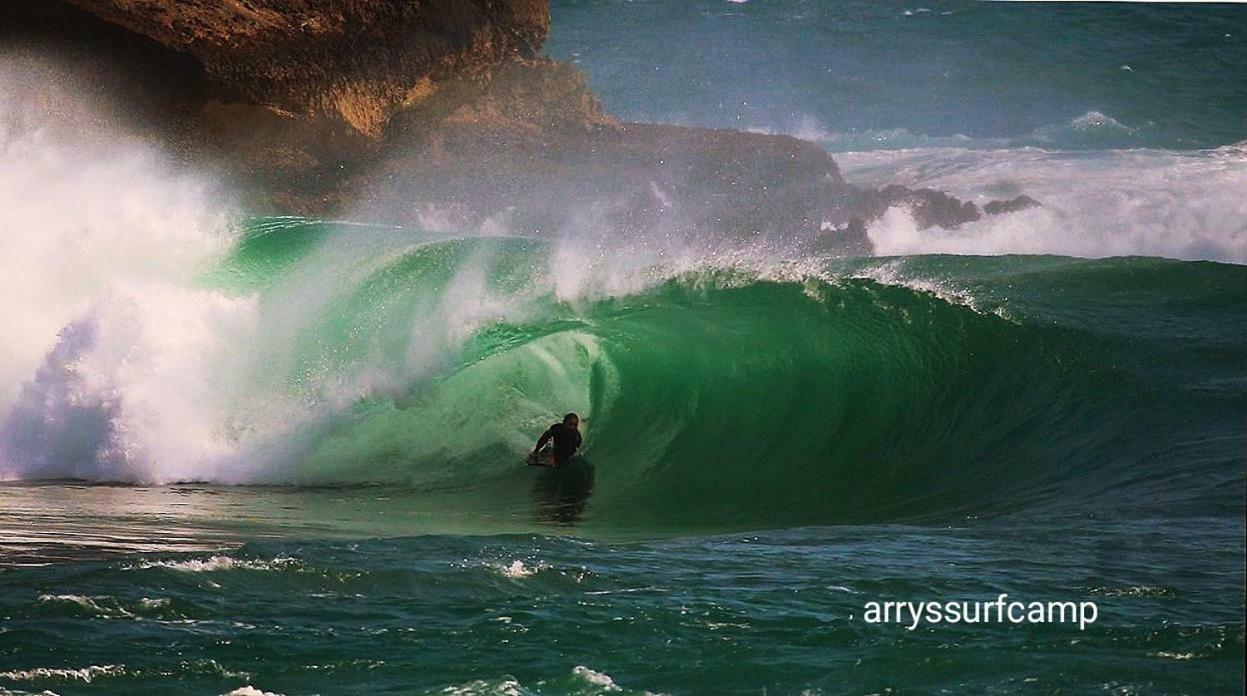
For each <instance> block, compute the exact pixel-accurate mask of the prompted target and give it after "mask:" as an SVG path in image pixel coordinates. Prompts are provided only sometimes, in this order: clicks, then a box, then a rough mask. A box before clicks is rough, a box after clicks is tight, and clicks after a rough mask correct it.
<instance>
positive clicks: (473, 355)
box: [4, 218, 1247, 529]
mask: <svg viewBox="0 0 1247 696" xmlns="http://www.w3.org/2000/svg"><path fill="white" fill-rule="evenodd" d="M642 258H644V259H645V260H644V261H639V260H638V259H642ZM620 259H626V263H621V261H620ZM192 285H193V288H189V289H183V290H181V291H180V293H181V294H179V295H177V296H176V297H173V298H170V297H159V293H149V294H147V295H142V296H135V297H131V298H129V299H127V300H126V301H125V302H122V301H120V300H116V299H113V300H110V301H112V302H115V303H118V304H120V305H123V306H124V307H125V309H124V311H121V310H119V309H117V308H112V310H106V309H101V308H99V307H97V308H95V309H93V310H92V311H91V312H88V313H86V314H84V315H82V316H80V317H78V318H76V319H75V320H74V321H73V322H71V323H70V324H69V325H68V326H67V327H66V328H65V329H64V330H62V331H61V332H60V336H59V339H58V342H57V344H56V347H55V348H54V349H53V350H52V351H51V352H49V353H48V354H47V355H46V356H45V358H44V360H43V364H42V365H41V366H40V367H39V368H38V370H37V371H36V377H35V378H34V379H32V380H28V381H27V383H26V384H25V385H24V386H23V387H22V389H21V390H20V391H21V393H20V395H19V396H18V397H17V398H16V399H15V401H14V404H13V406H12V407H11V413H10V415H9V417H8V419H7V420H6V422H5V425H4V428H5V433H6V437H5V459H6V466H7V467H8V470H9V476H10V477H11V478H13V477H17V478H49V477H66V476H69V477H79V478H86V479H92V480H123V481H156V482H168V481H186V480H197V481H212V482H222V483H261V484H300V485H306V484H314V485H332V486H337V485H352V486H354V485H361V484H374V483H385V484H391V485H392V484H399V485H402V486H404V487H409V488H410V489H411V490H413V491H417V492H418V491H425V492H426V493H427V494H428V495H429V496H432V497H440V498H442V499H449V500H453V501H454V502H453V506H455V507H462V508H465V509H490V508H497V509H499V510H509V509H512V508H516V509H518V508H521V507H523V505H525V504H526V502H525V501H526V500H527V498H526V495H527V487H526V486H527V483H528V481H530V480H531V479H532V477H533V476H534V474H536V475H537V476H538V477H539V478H540V477H551V476H562V477H564V478H566V477H568V476H571V475H570V474H564V473H559V474H547V473H545V472H533V471H532V470H529V469H527V468H526V467H523V466H522V457H523V455H524V453H525V452H526V451H527V449H528V448H529V447H531V443H532V441H533V438H534V437H535V436H536V435H537V434H538V433H540V432H541V430H542V429H543V428H544V427H545V426H546V425H548V424H549V423H550V422H552V421H553V420H554V419H555V418H556V417H557V416H558V415H560V414H561V413H562V412H563V411H567V410H576V411H578V412H580V413H581V414H582V416H583V417H584V421H585V425H584V429H585V432H586V443H587V444H586V447H585V449H584V450H583V461H582V462H579V463H578V465H577V469H578V470H579V473H578V474H575V476H578V477H579V478H578V479H576V480H572V481H571V482H568V481H561V480H554V481H553V483H551V485H553V486H555V487H556V488H559V487H562V488H560V490H562V489H567V488H569V489H570V494H571V495H572V496H573V497H575V496H577V495H579V496H580V497H581V500H580V501H579V503H580V505H579V506H578V507H577V508H576V509H577V513H578V516H579V515H584V516H586V517H587V519H589V520H594V521H607V522H610V523H612V524H629V525H642V526H648V525H661V526H663V527H665V528H685V529H688V528H701V527H706V528H722V527H726V528H734V527H741V528H743V527H746V526H759V525H764V526H765V525H775V526H780V525H790V524H799V523H848V522H864V521H880V520H911V519H931V518H936V519H942V518H948V519H952V518H958V517H962V516H966V515H995V514H1006V513H1009V514H1012V513H1026V512H1033V511H1043V512H1044V514H1051V513H1053V512H1054V511H1058V510H1060V509H1063V508H1065V506H1070V509H1073V508H1074V507H1081V508H1084V509H1085V507H1086V503H1087V501H1088V499H1089V498H1095V499H1096V500H1097V503H1096V504H1097V505H1099V506H1101V507H1104V508H1134V507H1137V506H1138V505H1143V504H1146V505H1150V506H1164V507H1165V508H1166V509H1167V510H1168V511H1170V512H1173V511H1174V510H1180V509H1184V508H1185V509H1190V510H1199V509H1203V507H1204V506H1207V505H1209V504H1213V505H1226V506H1230V507H1232V506H1233V505H1235V504H1237V503H1236V498H1235V497H1234V496H1233V495H1230V494H1231V493H1233V491H1234V490H1235V489H1236V488H1241V485H1242V472H1241V467H1240V466H1239V464H1241V462H1239V461H1237V460H1236V455H1235V452H1241V451H1242V449H1243V445H1244V441H1243V435H1242V432H1241V428H1239V427H1238V425H1239V424H1241V419H1242V417H1243V416H1244V414H1245V413H1247V399H1245V398H1244V384H1243V380H1242V376H1241V374H1242V373H1241V365H1240V363H1241V356H1242V355H1243V348H1244V343H1245V338H1247V337H1244V336H1243V334H1242V332H1241V330H1240V328H1236V327H1242V326H1244V325H1247V303H1244V301H1243V297H1244V296H1245V295H1244V294H1243V292H1242V291H1243V290H1244V289H1245V288H1247V275H1245V274H1244V272H1243V269H1242V268H1241V267H1237V266H1230V265H1221V264H1214V263H1203V262H1198V263H1193V262H1178V261H1164V260H1157V259H1132V258H1122V259H1110V260H1100V261H1091V260H1077V259H1068V258H1061V257H990V258H975V257H941V256H927V257H908V258H892V259H856V260H837V259H827V258H804V259H797V260H793V259H777V258H765V256H764V255H761V254H757V253H752V252H751V253H749V254H732V255H721V254H720V255H714V254H700V255H699V254H693V253H687V252H686V253H684V254H682V255H675V254H672V253H668V252H663V253H658V254H651V255H650V256H648V257H644V255H642V254H638V253H636V252H635V250H630V251H629V253H627V254H620V253H616V252H615V251H613V250H610V251H605V252H603V251H601V250H597V251H585V250H584V249H578V248H576V247H573V246H569V245H566V244H560V243H558V242H551V241H538V240H532V239H525V238H513V237H477V238H452V237H445V236H439V235H436V234H430V233H427V232H422V231H412V230H398V229H390V228H375V227H368V226H361V225H348V224H340V223H337V224H335V223H322V222H317V221H309V220H301V219H285V218H281V219H262V220H256V221H253V222H252V223H251V224H250V225H249V226H248V228H247V229H246V231H245V233H244V234H243V235H242V236H241V237H240V238H239V240H238V242H237V243H236V244H235V246H234V248H233V250H232V251H230V252H228V253H227V254H226V255H225V256H224V257H223V258H218V259H216V260H213V261H211V262H210V263H207V264H205V265H204V267H203V268H202V269H201V271H200V272H199V273H198V274H197V276H196V278H195V279H194V281H193V283H192ZM152 295H157V296H158V299H155V300H153V299H152ZM153 305H155V306H153ZM205 305H207V306H208V307H209V309H208V310H205V309H204V306H205ZM112 315H118V316H122V317H125V318H126V319H125V321H121V320H118V319H115V318H110V317H112ZM174 316H176V317H180V320H181V321H182V322H183V323H185V322H186V321H187V320H186V317H187V316H194V317H198V319H197V321H196V322H194V325H202V326H201V330H200V331H199V332H195V331H188V330H187V329H186V328H185V327H184V326H182V325H180V324H178V323H177V322H174V321H173V319H172V317H174ZM135 317H138V318H137V319H136V318H135ZM160 322H169V325H167V326H164V328H165V329H167V330H169V331H178V332H179V333H178V336H180V337H181V339H180V340H177V341H172V340H170V339H167V338H165V339H160V338H159V334H160V330H161V326H159V325H157V324H159V323H160ZM115 324H121V325H123V326H128V327H129V328H128V330H125V331H122V330H120V329H118V328H117V326H115ZM204 326H206V328H203V327H204ZM227 330H228V332H229V333H228V336H229V338H230V341H231V343H229V344H225V343H222V341H221V334H222V332H226V331H227ZM153 334H155V335H156V336H157V338H155V339H153V338H152V335H153ZM187 336H189V337H190V338H187ZM204 337H207V338H204ZM191 340H198V341H201V342H202V341H203V340H209V341H210V347H211V348H212V350H211V351H210V354H207V353H209V351H206V350H205V349H203V348H202V347H201V348H200V349H199V350H189V351H188V343H187V341H191ZM187 352H189V353H191V354H196V355H199V356H200V357H199V358H198V359H197V360H196V361H194V362H193V363H181V364H180V367H179V369H180V370H183V371H186V370H190V371H198V374H190V375H182V377H181V381H180V382H178V383H188V384H195V383H198V384H201V385H203V384H206V385H209V388H200V389H189V390H188V391H187V392H186V393H184V394H176V393H175V394H168V393H159V394H157V393H153V392H152V390H151V389H150V386H148V385H150V384H151V382H150V381H149V380H146V379H144V378H143V376H142V374H141V373H143V372H144V370H146V371H148V372H151V373H152V374H156V375H159V374H163V373H162V372H161V368H160V366H161V365H163V364H166V363H168V362H170V361H172V360H174V359H175V358H184V356H185V354H186V353H187ZM118 356H120V357H118ZM114 359H115V360H116V364H115V365H113V366H112V367H111V368H110V367H109V363H108V361H109V360H114ZM1193 374H1198V375H1200V378H1199V379H1198V380H1196V381H1192V379H1191V375H1193ZM1210 375H1211V376H1210ZM162 384H167V381H163V382H162ZM192 402H193V403H192ZM1192 413H1199V414H1200V417H1199V418H1191V417H1190V415H1191V414H1192ZM147 432H159V433H161V434H162V435H163V436H165V437H168V434H169V433H174V434H183V435H186V436H188V437H199V438H202V441H186V442H181V443H174V447H173V449H170V448H169V447H166V446H165V443H163V442H161V441H151V440H148V439H145V433H147ZM171 451H175V452H176V453H177V454H176V455H174V456H170V455H169V454H168V453H169V452H171ZM1179 480H1182V481H1184V482H1185V484H1184V485H1182V486H1181V487H1178V486H1174V485H1172V484H1173V483H1174V482H1176V481H1179ZM1192 482H1194V484H1195V485H1191V484H1192ZM517 491H519V493H517ZM1175 491H1181V493H1180V494H1179V493H1176V492H1175ZM1226 491H1229V493H1226ZM563 492H564V493H567V491H566V490H564V491H563ZM1227 496H1228V497H1227ZM578 519H579V517H578Z"/></svg>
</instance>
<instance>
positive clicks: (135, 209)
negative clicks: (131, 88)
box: [0, 64, 252, 480]
mask: <svg viewBox="0 0 1247 696" xmlns="http://www.w3.org/2000/svg"><path fill="white" fill-rule="evenodd" d="M26 79H29V76H27V75H23V74H22V73H21V72H20V71H18V70H16V69H13V68H10V67H6V66H5V65H4V64H0V95H3V96H2V97H0V102H3V103H0V332H2V333H3V334H4V336H5V340H4V342H3V354H0V445H2V447H0V478H24V477H31V476H44V477H46V476H88V477H92V478H118V479H131V480H136V479H144V480H149V479H169V478H177V477H179V476H181V475H182V474H183V473H189V472H191V471H195V470H198V469H200V468H201V464H202V463H203V462H204V461H206V460H209V459H212V458H214V457H218V456H220V455H221V454H222V451H223V450H224V449H226V448H227V447H228V443H225V442H223V441H222V439H221V438H220V437H219V434H218V433H217V432H216V431H215V430H214V428H215V423H214V421H213V418H212V416H213V413H214V409H215V405H216V403H217V400H216V399H215V398H214V396H215V392H216V390H215V387H214V385H212V384H211V383H210V379H209V378H210V377H211V375H212V369H213V365H214V364H215V361H216V357H217V356H219V355H220V354H221V353H222V351H223V350H225V348H226V346H227V345H228V344H229V343H230V342H231V340H232V339H233V337H234V336H236V334H237V333H238V332H239V331H242V330H247V328H248V327H247V323H248V321H249V320H250V313H251V309H252V307H251V305H250V304H249V303H248V302H247V301H245V300H240V299H237V298H229V297H225V296H223V295H220V294H218V293H214V292H212V291H209V290H206V289H203V288H201V287H199V286H198V285H197V283H196V282H195V280H196V277H197V275H198V274H199V273H200V272H201V271H202V270H203V269H204V267H205V265H206V264H207V263H209V262H211V261H212V260H214V259H216V258H218V257H219V256H220V255H221V254H223V253H225V252H226V251H227V250H228V249H229V248H230V246H231V244H232V241H233V237H234V234H235V232H234V230H233V229H232V228H231V226H230V224H229V221H230V220H231V219H232V209H231V207H230V206H229V205H228V203H226V202H225V200H224V199H223V198H222V197H221V195H220V194H219V193H218V191H217V189H216V188H215V186H214V185H213V184H212V182H211V181H210V180H207V179H205V178H202V177H198V176H194V175H191V174H189V173H186V172H183V171H179V170H178V169H177V168H176V167H175V166H173V165H172V164H171V163H170V162H169V161H168V160H167V159H166V158H165V157H164V156H162V155H161V153H159V152H157V151H156V150H154V149H152V148H151V147H149V146H146V145H143V144H141V143H138V142H135V141H134V140H132V139H127V138H126V137H124V136H123V135H121V134H118V133H115V132H112V131H110V130H108V128H107V127H105V126H98V127H97V129H96V130H91V129H89V128H83V127H82V126H81V124H80V123H61V122H59V121H58V120H57V119H56V118H55V117H54V116H53V115H52V114H48V113H44V112H43V111H42V106H41V104H40V103H39V102H38V101H37V100H34V99H30V98H27V99H26V100H25V101H22V99H23V97H22V95H23V94H26V93H25V92H23V91H22V90H21V89H18V87H20V86H21V84H23V80H26ZM14 95H16V96H14ZM15 100H16V101H15ZM84 108H85V107H84ZM92 424H103V425H101V427H99V428H91V427H85V426H89V425H92ZM101 474H102V475H101Z"/></svg>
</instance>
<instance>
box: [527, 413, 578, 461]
mask: <svg viewBox="0 0 1247 696" xmlns="http://www.w3.org/2000/svg"><path fill="white" fill-rule="evenodd" d="M551 438H553V439H554V464H555V466H558V465H560V464H565V463H566V462H567V460H568V459H571V458H572V455H573V454H575V452H576V450H577V449H579V448H580V431H579V430H577V429H575V428H569V427H567V426H566V425H563V424H562V423H555V424H554V425H552V426H550V429H549V430H546V431H545V432H544V433H542V434H541V439H540V440H537V449H538V450H540V449H541V448H542V447H544V446H545V444H546V443H547V442H549V441H550V439H551Z"/></svg>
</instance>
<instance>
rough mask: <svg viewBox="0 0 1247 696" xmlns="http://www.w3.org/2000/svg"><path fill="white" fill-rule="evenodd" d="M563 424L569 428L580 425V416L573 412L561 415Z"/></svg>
mask: <svg viewBox="0 0 1247 696" xmlns="http://www.w3.org/2000/svg"><path fill="white" fill-rule="evenodd" d="M563 425H566V426H567V427H569V428H578V427H580V416H578V415H576V414H574V413H569V414H567V415H566V416H563Z"/></svg>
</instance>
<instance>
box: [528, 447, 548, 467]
mask: <svg viewBox="0 0 1247 696" xmlns="http://www.w3.org/2000/svg"><path fill="white" fill-rule="evenodd" d="M528 465H529V466H544V467H551V468H552V467H554V448H552V447H544V448H542V450H541V451H540V452H534V453H532V454H530V455H528Z"/></svg>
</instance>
